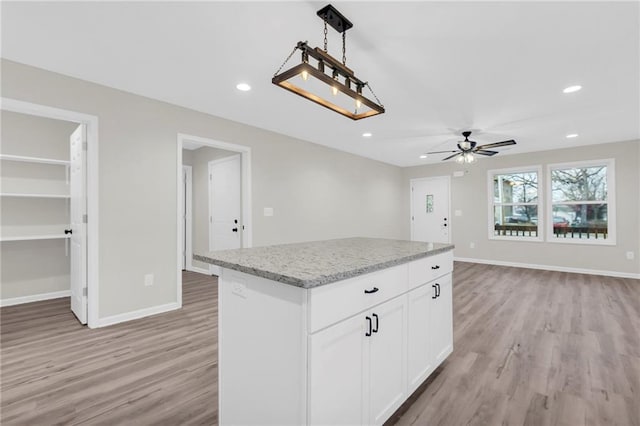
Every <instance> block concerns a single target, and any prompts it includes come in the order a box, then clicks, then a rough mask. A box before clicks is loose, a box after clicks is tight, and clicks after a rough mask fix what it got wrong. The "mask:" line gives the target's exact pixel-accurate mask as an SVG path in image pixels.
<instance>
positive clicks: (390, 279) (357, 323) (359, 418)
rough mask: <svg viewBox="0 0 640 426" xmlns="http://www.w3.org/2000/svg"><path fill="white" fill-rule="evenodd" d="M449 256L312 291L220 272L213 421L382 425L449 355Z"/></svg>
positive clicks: (406, 265)
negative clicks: (216, 397) (216, 405)
mask: <svg viewBox="0 0 640 426" xmlns="http://www.w3.org/2000/svg"><path fill="white" fill-rule="evenodd" d="M452 259H453V258H452V256H451V252H447V253H443V254H442V255H437V256H433V258H431V257H428V258H424V259H420V260H418V261H415V262H411V263H405V264H403V265H399V266H395V267H392V268H388V269H384V270H381V271H378V272H374V273H370V274H365V275H362V276H359V277H356V278H352V279H348V280H344V281H339V282H336V283H332V284H327V285H323V286H319V287H314V288H311V289H304V288H300V287H294V286H289V285H286V284H281V283H276V282H274V281H269V280H265V279H263V278H258V277H255V276H252V275H247V274H244V273H240V272H237V271H232V270H229V269H226V268H223V269H222V275H221V278H220V281H219V295H220V296H219V297H220V311H219V312H220V322H219V327H220V333H219V336H220V338H219V354H220V355H219V363H220V364H219V369H220V370H219V371H220V390H219V392H220V401H219V410H220V424H221V425H231V424H273V425H276V424H307V425H381V424H383V423H384V422H385V421H386V420H388V419H389V418H390V417H391V415H392V414H393V413H394V412H395V411H396V410H397V409H398V408H399V407H400V406H401V405H402V404H403V403H404V402H405V401H406V399H407V398H408V396H409V395H410V394H411V393H412V392H413V391H414V390H415V389H416V388H417V387H418V386H419V385H420V384H421V383H422V382H423V381H424V380H425V379H426V378H427V377H428V376H429V374H430V373H431V372H432V371H433V370H434V369H435V368H436V367H437V366H438V365H439V364H440V363H441V362H442V360H444V359H445V358H446V356H447V355H448V354H449V353H451V350H452V331H451V324H452V318H451V314H452V309H451V300H452V299H451V271H452V269H453V260H452ZM434 261H435V262H436V263H434ZM436 266H438V267H437V268H435V269H431V268H432V267H436ZM436 271H437V272H436ZM434 279H435V280H434ZM424 280H426V281H424ZM421 281H422V282H421ZM436 283H437V284H438V285H436ZM410 289H411V290H410ZM283 290H286V292H283ZM447 315H448V318H441V316H447ZM296 316H297V320H296ZM255 324H260V326H259V327H256V326H255ZM260 342H261V343H260ZM270 342H273V343H271V344H270ZM276 343H277V344H276ZM296 348H297V350H296ZM285 383H291V384H293V383H297V384H299V386H297V387H295V388H290V387H285V386H284V384H285ZM300 391H302V395H300V398H297V397H295V398H294V395H299V394H298V393H297V392H300ZM283 400H286V401H285V402H283ZM276 406H277V407H278V408H277V409H275V408H274V407H276ZM258 419H259V420H258ZM296 419H300V420H296Z"/></svg>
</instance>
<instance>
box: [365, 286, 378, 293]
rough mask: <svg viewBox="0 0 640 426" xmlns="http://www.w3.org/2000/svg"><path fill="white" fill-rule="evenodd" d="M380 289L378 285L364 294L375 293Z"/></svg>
mask: <svg viewBox="0 0 640 426" xmlns="http://www.w3.org/2000/svg"><path fill="white" fill-rule="evenodd" d="M378 290H380V289H379V288H378V287H374V288H372V289H371V290H365V291H364V294H371V293H375V292H376V291H378Z"/></svg>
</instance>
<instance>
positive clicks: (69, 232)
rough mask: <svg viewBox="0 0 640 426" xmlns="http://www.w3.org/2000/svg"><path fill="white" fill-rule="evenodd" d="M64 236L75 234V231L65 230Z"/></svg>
mask: <svg viewBox="0 0 640 426" xmlns="http://www.w3.org/2000/svg"><path fill="white" fill-rule="evenodd" d="M64 234H65V235H67V234H73V230H72V229H65V230H64Z"/></svg>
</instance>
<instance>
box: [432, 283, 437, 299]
mask: <svg viewBox="0 0 640 426" xmlns="http://www.w3.org/2000/svg"><path fill="white" fill-rule="evenodd" d="M431 288H433V291H434V293H433V296H431V298H432V299H435V298H436V297H438V289H437V288H436V285H435V284H431Z"/></svg>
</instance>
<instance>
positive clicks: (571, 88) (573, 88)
mask: <svg viewBox="0 0 640 426" xmlns="http://www.w3.org/2000/svg"><path fill="white" fill-rule="evenodd" d="M580 89H582V86H578V85H576V86H569V87H566V88H565V89H564V90H563V91H562V93H573V92H577V91H578V90H580Z"/></svg>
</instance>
